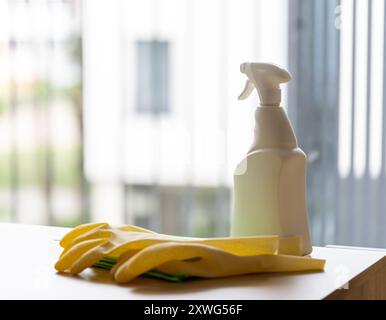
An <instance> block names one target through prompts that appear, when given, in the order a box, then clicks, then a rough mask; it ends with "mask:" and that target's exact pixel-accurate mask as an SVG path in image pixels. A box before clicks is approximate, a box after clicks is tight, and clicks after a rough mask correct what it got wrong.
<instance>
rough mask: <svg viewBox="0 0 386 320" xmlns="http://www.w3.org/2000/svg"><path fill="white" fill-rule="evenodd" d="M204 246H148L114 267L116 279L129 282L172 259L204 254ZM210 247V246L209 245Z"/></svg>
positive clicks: (177, 244) (161, 244)
mask: <svg viewBox="0 0 386 320" xmlns="http://www.w3.org/2000/svg"><path fill="white" fill-rule="evenodd" d="M202 247H209V246H205V245H201V244H200V245H198V244H189V245H187V244H182V243H160V244H155V245H152V246H150V247H147V248H145V249H143V250H141V251H139V252H138V253H137V254H135V255H134V256H132V257H129V258H128V259H126V260H124V259H122V260H121V261H120V262H119V264H118V265H117V266H116V268H114V272H113V275H114V279H115V280H116V281H117V282H122V283H123V282H129V281H131V280H133V279H134V278H136V277H138V276H139V275H141V274H143V273H145V272H147V271H149V270H152V269H154V268H156V267H157V266H159V265H162V264H164V263H165V262H168V261H172V260H185V259H191V258H195V257H200V256H201V255H202V253H203V252H202V251H203V250H202ZM209 248H210V247H209Z"/></svg>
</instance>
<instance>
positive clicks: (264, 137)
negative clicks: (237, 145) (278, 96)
mask: <svg viewBox="0 0 386 320" xmlns="http://www.w3.org/2000/svg"><path fill="white" fill-rule="evenodd" d="M254 133H255V137H254V141H253V144H252V146H251V148H250V149H249V151H248V153H251V152H253V151H256V150H259V149H265V148H275V149H276V148H277V149H294V148H297V147H298V144H297V141H296V137H295V134H294V131H293V129H292V126H291V123H290V122H289V119H288V117H287V115H286V113H285V111H284V109H283V108H282V107H278V106H259V107H257V108H256V111H255V132H254Z"/></svg>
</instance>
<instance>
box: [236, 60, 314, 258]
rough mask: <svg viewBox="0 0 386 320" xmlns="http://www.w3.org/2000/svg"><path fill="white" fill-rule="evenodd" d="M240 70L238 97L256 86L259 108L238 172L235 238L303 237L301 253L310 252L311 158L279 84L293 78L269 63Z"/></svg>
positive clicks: (245, 65)
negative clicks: (302, 146)
mask: <svg viewBox="0 0 386 320" xmlns="http://www.w3.org/2000/svg"><path fill="white" fill-rule="evenodd" d="M240 70H241V72H242V73H244V74H245V75H246V76H247V77H248V80H247V83H246V86H245V89H244V91H243V92H242V93H241V95H240V96H239V99H240V100H241V99H245V98H247V97H248V96H249V94H250V93H251V92H252V90H253V89H254V88H256V89H257V91H258V94H259V97H260V106H258V107H257V108H256V112H255V120H256V125H255V132H254V134H255V137H254V141H253V144H252V146H251V148H250V149H249V151H248V153H247V155H246V157H245V158H244V159H243V160H242V161H241V162H240V163H239V164H238V166H237V168H236V170H235V174H234V203H233V212H232V217H231V236H251V235H279V236H282V237H288V236H301V237H302V240H303V254H304V255H306V254H309V253H311V251H312V246H311V241H310V235H309V227H308V218H307V197H306V170H307V160H306V156H305V154H304V152H303V151H302V150H301V149H300V148H299V147H298V144H297V141H296V137H295V135H294V132H293V129H292V127H291V124H290V122H289V119H288V117H287V115H286V113H285V111H284V109H283V108H282V107H281V106H280V102H281V90H280V83H285V82H288V81H289V80H290V79H291V76H290V74H289V73H288V72H287V71H286V70H284V69H282V68H279V67H277V66H275V65H273V64H268V63H243V64H242V65H241V66H240Z"/></svg>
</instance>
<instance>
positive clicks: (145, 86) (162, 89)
mask: <svg viewBox="0 0 386 320" xmlns="http://www.w3.org/2000/svg"><path fill="white" fill-rule="evenodd" d="M136 49H137V62H138V63H137V103H136V110H137V112H138V113H151V114H160V113H166V112H168V111H169V109H170V106H169V103H170V102H169V43H167V42H165V41H158V40H153V41H138V42H137V45H136Z"/></svg>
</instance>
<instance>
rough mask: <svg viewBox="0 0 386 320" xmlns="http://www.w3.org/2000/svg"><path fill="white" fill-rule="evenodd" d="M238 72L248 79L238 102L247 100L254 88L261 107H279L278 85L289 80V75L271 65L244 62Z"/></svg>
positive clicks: (279, 94)
mask: <svg viewBox="0 0 386 320" xmlns="http://www.w3.org/2000/svg"><path fill="white" fill-rule="evenodd" d="M240 71H241V72H242V73H244V74H245V75H246V76H247V77H248V80H247V82H246V84H245V88H244V90H243V92H242V93H241V94H240V96H239V100H243V99H246V98H248V96H249V95H250V94H251V92H252V91H253V89H254V88H256V90H257V92H258V94H259V97H260V104H261V105H265V106H279V105H280V102H281V90H280V83H285V82H288V81H289V80H291V75H290V74H289V72H288V71H287V70H285V69H282V68H280V67H278V66H276V65H274V64H271V63H251V62H246V63H242V64H241V65H240Z"/></svg>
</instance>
